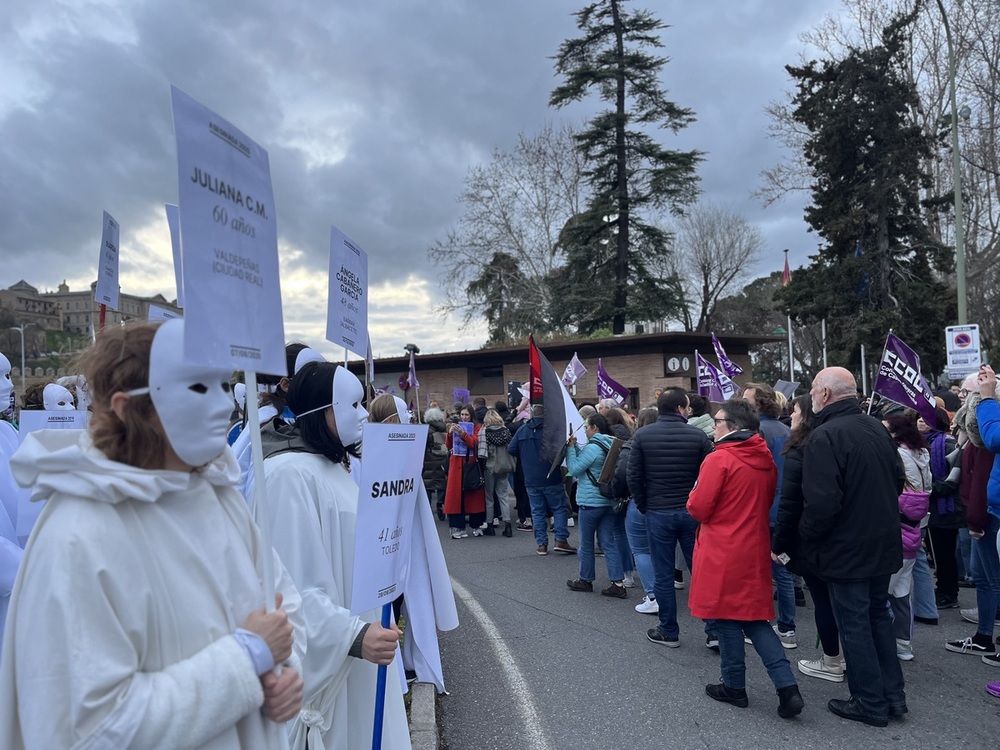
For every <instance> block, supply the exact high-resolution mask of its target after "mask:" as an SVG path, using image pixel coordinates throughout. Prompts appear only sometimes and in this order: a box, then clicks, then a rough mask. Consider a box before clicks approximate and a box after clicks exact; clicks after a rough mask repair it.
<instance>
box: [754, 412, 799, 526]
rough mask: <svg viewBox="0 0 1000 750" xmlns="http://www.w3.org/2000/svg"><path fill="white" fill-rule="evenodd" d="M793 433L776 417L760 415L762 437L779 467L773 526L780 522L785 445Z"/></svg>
mask: <svg viewBox="0 0 1000 750" xmlns="http://www.w3.org/2000/svg"><path fill="white" fill-rule="evenodd" d="M791 434H792V431H791V430H790V429H788V425H786V424H784V423H783V422H779V421H778V420H777V419H775V418H774V417H765V416H764V415H763V414H761V415H760V436H761V437H762V438H764V442H765V443H767V448H768V450H770V451H771V458H773V459H774V465H775V466H777V467H778V489H776V490H775V491H774V502H772V503H771V526H774V524H775V522H776V521H777V520H778V501H779V500H780V499H781V480H782V478H783V476H784V473H785V456H784V453H783V452H782V451H784V450H785V443H786V442H787V441H788V436H789V435H791Z"/></svg>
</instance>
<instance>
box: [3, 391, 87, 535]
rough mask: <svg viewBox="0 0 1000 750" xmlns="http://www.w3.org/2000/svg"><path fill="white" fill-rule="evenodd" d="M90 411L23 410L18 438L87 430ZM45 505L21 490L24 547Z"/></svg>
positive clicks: (19, 502)
mask: <svg viewBox="0 0 1000 750" xmlns="http://www.w3.org/2000/svg"><path fill="white" fill-rule="evenodd" d="M89 418H90V412H89V411H33V410H30V409H28V410H23V409H22V410H21V415H20V421H19V423H18V431H17V436H18V440H20V442H22V443H23V442H24V439H25V438H26V437H27V436H28V435H30V434H31V433H32V432H37V431H38V430H85V429H87V422H88V420H89ZM44 504H45V503H43V502H38V503H33V502H31V488H24V487H21V488H19V492H18V496H17V528H16V529H15V533H16V534H17V539H18V541H19V542H21V544H22V545H23V544H24V543H25V542H26V541H27V539H28V537H29V536H31V530H32V529H33V528H34V527H35V521H37V520H38V514H39V513H41V512H42V506H43V505H44Z"/></svg>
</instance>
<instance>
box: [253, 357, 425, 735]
mask: <svg viewBox="0 0 1000 750" xmlns="http://www.w3.org/2000/svg"><path fill="white" fill-rule="evenodd" d="M363 397H364V387H363V386H362V385H361V382H360V381H359V380H358V379H357V378H356V377H355V376H354V375H353V374H352V373H351V372H350V371H349V370H347V369H346V368H345V367H342V366H340V365H337V364H333V363H330V362H310V363H308V364H306V365H304V366H303V367H302V368H301V369H300V370H299V371H298V372H297V373H296V374H295V376H294V377H293V378H292V381H291V384H290V386H289V389H288V407H289V408H290V409H291V410H292V412H293V413H294V414H295V415H296V417H295V423H294V424H290V423H287V422H282V421H281V420H275V421H273V422H271V423H270V424H268V425H266V426H265V428H264V429H263V430H262V431H261V438H262V440H263V442H264V455H265V460H264V475H265V481H266V483H267V491H268V495H269V497H271V498H273V500H272V501H271V502H270V503H269V504H268V515H269V517H268V518H261V517H259V509H255V510H257V511H258V518H257V521H258V523H270V525H271V530H272V543H273V545H274V549H275V550H276V551H277V552H278V554H279V555H280V556H281V558H282V560H283V561H284V563H285V566H286V567H287V568H288V572H289V573H290V574H291V576H292V580H293V581H295V584H296V585H297V586H298V588H299V591H300V592H301V593H302V609H303V611H304V613H305V616H306V623H307V643H308V650H307V652H306V656H305V658H304V659H303V662H302V667H303V676H304V678H305V682H306V684H307V685H308V686H309V692H308V693H307V695H306V696H305V700H304V701H303V710H302V712H301V713H300V714H299V715H298V717H297V718H296V719H295V722H294V723H293V724H292V727H291V733H290V737H289V739H290V744H291V747H292V748H293V749H298V750H302V749H303V748H305V747H306V746H307V744H308V746H309V747H327V748H333V747H338V748H340V747H351V748H354V747H367V746H369V745H371V737H372V722H371V716H372V715H373V712H374V710H375V686H376V681H377V672H378V670H377V665H387V664H391V663H392V661H393V659H394V657H395V653H396V643H397V641H398V639H399V632H400V631H399V629H398V628H397V627H396V625H395V624H393V625H391V626H390V627H389V628H388V629H386V628H383V627H382V626H381V625H380V624H379V611H378V610H371V611H369V612H365V613H363V614H362V615H361V616H353V615H351V610H350V606H351V588H352V586H353V582H354V535H355V532H354V529H355V522H356V519H357V510H358V485H357V483H356V482H355V480H354V478H353V477H352V476H351V458H352V457H358V456H360V448H361V433H362V427H363V426H364V423H365V421H366V419H367V417H368V412H367V411H366V410H365V408H364V407H363V406H362V403H361V402H362V399H363ZM382 746H383V747H385V748H409V747H410V743H409V738H408V732H407V724H406V714H405V711H404V709H403V698H402V692H401V690H400V685H399V681H398V680H392V679H390V680H389V681H388V684H387V687H386V702H385V735H384V737H383V745H382Z"/></svg>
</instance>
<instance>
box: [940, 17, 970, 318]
mask: <svg viewBox="0 0 1000 750" xmlns="http://www.w3.org/2000/svg"><path fill="white" fill-rule="evenodd" d="M937 6H938V10H940V11H941V20H942V21H943V22H944V34H945V37H946V39H947V40H948V86H949V89H950V95H951V170H952V182H954V183H955V286H956V288H957V292H958V324H959V325H960V326H963V325H965V324H966V323H968V322H969V311H968V303H967V300H966V298H965V232H964V229H963V227H962V210H963V209H962V156H961V154H960V153H959V151H958V95H957V94H956V92H955V45H954V43H953V42H952V38H951V26H950V24H949V23H948V14H947V13H945V11H944V3H943V2H942V1H941V0H937Z"/></svg>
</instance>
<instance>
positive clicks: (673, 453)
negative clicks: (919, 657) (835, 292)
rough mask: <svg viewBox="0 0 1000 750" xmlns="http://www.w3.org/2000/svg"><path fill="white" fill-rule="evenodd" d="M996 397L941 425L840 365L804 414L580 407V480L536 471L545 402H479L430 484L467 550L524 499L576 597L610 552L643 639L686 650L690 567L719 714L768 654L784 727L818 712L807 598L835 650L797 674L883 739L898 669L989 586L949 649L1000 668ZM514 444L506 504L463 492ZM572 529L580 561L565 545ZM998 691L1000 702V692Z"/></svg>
mask: <svg viewBox="0 0 1000 750" xmlns="http://www.w3.org/2000/svg"><path fill="white" fill-rule="evenodd" d="M995 389H996V378H995V375H994V373H993V371H992V369H990V368H989V367H987V366H984V367H983V368H982V369H981V371H980V372H979V373H976V374H973V375H970V376H969V377H968V378H967V379H966V380H965V382H964V383H963V384H962V385H961V386H956V387H955V388H954V392H949V394H948V395H949V396H953V397H954V398H953V399H952V398H949V399H948V400H947V402H946V401H945V400H943V399H940V398H939V399H938V403H937V408H936V410H935V415H934V417H935V418H934V419H933V420H930V419H929V415H924V416H921V415H919V414H917V413H916V412H915V411H912V410H909V409H905V408H903V407H902V406H900V405H898V404H894V403H892V402H890V401H888V400H884V399H883V400H882V401H881V402H879V401H878V398H877V397H875V403H869V401H868V400H867V399H865V398H864V396H863V394H859V392H858V388H857V383H856V381H855V379H854V377H853V376H852V375H851V373H850V372H848V371H847V370H845V369H843V368H837V367H831V368H827V369H824V370H822V371H821V372H819V373H817V375H816V376H815V378H814V379H813V382H812V389H811V391H810V393H808V394H806V395H802V396H799V397H797V398H794V399H793V400H791V401H788V400H787V399H786V398H785V397H784V396H783V395H782V394H781V393H778V392H776V391H775V390H774V389H773V388H772V387H771V386H769V385H767V384H763V383H747V384H745V387H744V389H743V391H742V394H741V395H740V396H739V397H738V398H735V399H732V400H730V401H727V402H725V403H723V404H721V405H720V406H718V408H717V409H716V410H715V411H714V412H712V410H711V408H710V405H709V404H708V403H706V401H705V400H704V399H703V398H701V397H700V396H698V395H697V394H695V393H690V392H686V391H685V390H683V389H680V388H671V389H667V390H666V391H664V392H663V393H662V394H661V395H660V396H659V397H658V399H657V403H656V406H655V408H647V409H643V410H641V411H639V412H638V414H636V415H634V416H633V415H630V414H628V413H627V412H626V411H624V410H623V409H621V408H620V407H619V406H618V404H617V403H615V402H614V401H613V400H610V399H608V400H604V401H600V402H599V403H597V404H596V405H595V406H591V405H584V406H583V407H581V408H580V417H581V418H582V419H583V420H584V423H585V425H586V427H585V434H586V437H587V441H586V444H585V445H580V444H579V442H578V441H577V439H576V438H575V437H573V438H570V440H569V441H568V444H567V448H566V454H565V471H564V472H563V471H552V466H551V464H550V462H549V461H544V460H542V459H541V457H540V454H541V440H542V433H543V428H544V420H545V412H544V408H543V407H542V406H541V405H534V406H528V404H527V402H526V401H525V402H522V404H521V405H520V406H519V407H518V408H517V409H516V410H510V411H508V410H507V404H506V403H504V402H497V404H496V405H495V406H494V408H492V409H488V408H487V406H486V404H485V402H483V401H482V400H480V403H479V404H473V405H471V406H465V405H462V404H456V405H455V406H454V409H453V410H452V409H449V410H448V413H447V414H446V413H445V412H444V411H443V410H441V409H439V408H435V409H434V410H432V412H429V414H430V416H431V417H432V418H433V419H434V420H435V421H436V422H439V423H440V428H439V429H440V431H441V432H443V433H445V434H446V435H447V437H446V438H444V439H443V443H444V445H446V446H452V445H454V441H456V440H462V441H463V443H464V444H465V445H466V447H467V449H468V450H467V451H463V457H462V458H458V457H456V456H455V455H454V454H452V455H451V457H450V458H449V459H446V461H445V462H443V463H442V462H441V461H439V460H436V459H434V458H432V450H434V449H435V446H436V443H435V442H434V440H433V439H430V440H429V446H428V471H427V472H425V478H427V480H428V482H430V481H432V478H431V473H433V471H437V470H441V471H442V472H447V474H448V479H447V484H446V485H445V484H444V483H441V484H440V486H441V487H442V488H444V489H442V490H441V494H442V495H443V498H444V499H443V502H444V506H445V510H446V511H447V514H448V515H447V518H448V524H449V527H450V529H451V536H452V538H453V539H462V538H465V537H466V536H467V534H466V533H465V532H464V527H465V521H466V519H468V521H469V523H470V524H471V525H472V527H473V534H474V535H476V534H480V533H481V534H489V533H491V531H492V524H499V523H503V524H504V528H505V532H506V534H505V535H507V536H510V533H509V531H510V528H511V526H510V516H509V515H508V513H509V512H510V511H509V509H510V507H511V505H510V504H509V503H508V501H507V500H506V496H505V497H504V498H503V500H502V502H501V498H500V497H499V494H500V493H498V492H497V490H496V488H498V487H503V492H504V493H507V492H508V491H510V492H513V493H514V496H515V498H516V504H515V505H514V507H515V508H516V512H517V516H518V522H517V528H518V529H522V530H525V531H531V532H533V533H534V534H535V541H536V543H537V548H536V552H537V554H539V555H546V554H548V553H549V550H550V538H549V534H550V532H551V533H553V534H554V536H555V542H554V544H553V545H551V549H552V550H553V551H555V552H560V553H562V554H577V555H578V557H579V575H578V577H576V578H574V579H571V580H568V581H567V586H568V587H569V589H570V590H572V591H577V592H584V593H589V592H593V591H594V590H595V583H596V582H597V578H598V575H597V570H596V566H595V557H596V556H598V555H602V556H603V557H604V562H605V566H606V572H607V579H608V586H607V587H605V588H601V589H600V591H601V594H603V595H604V596H609V597H615V598H622V599H626V598H628V589H629V588H632V587H635V586H637V585H640V586H641V587H642V590H643V592H644V596H643V599H642V601H641V602H639V604H638V605H636V606H635V609H636V611H637V612H640V613H643V614H649V615H654V616H656V617H657V619H658V622H657V624H656V626H655V627H651V628H649V629H648V630H647V638H648V640H649V641H650V642H652V643H656V644H659V645H663V646H667V647H671V648H676V647H678V646H679V645H680V629H679V626H678V621H677V594H676V589H678V588H683V587H684V585H685V584H684V576H683V570H682V569H684V568H686V569H687V570H688V571H690V572H691V578H690V593H689V596H688V602H687V603H688V607H689V608H690V610H691V613H692V615H693V616H694V617H696V618H698V619H701V620H703V621H704V629H705V644H706V646H707V647H708V648H710V649H713V650H716V651H717V652H719V654H720V661H721V676H722V680H721V682H720V683H717V684H713V685H708V686H706V692H707V694H708V695H709V696H711V697H712V698H714V699H716V700H719V701H722V702H726V703H730V704H733V705H736V706H746V705H748V701H749V699H748V696H747V694H746V689H745V679H744V674H745V669H746V666H745V654H744V646H745V645H746V644H752V645H753V647H754V649H755V650H756V651H757V653H758V655H759V656H760V658H761V660H762V661H763V663H764V666H765V667H766V669H767V672H768V675H769V676H770V677H771V679H772V681H773V683H774V686H775V689H776V691H777V695H778V713H779V715H780V716H782V717H784V718H788V717H791V716H795V715H797V714H798V713H800V712H801V711H802V709H803V705H804V704H803V700H802V696H801V694H800V692H799V690H798V687H797V685H796V678H795V674H794V672H793V670H792V665H791V664H790V663H789V661H788V659H787V657H786V653H787V652H789V651H790V650H791V649H795V648H798V642H797V640H796V607H797V606H798V607H801V606H804V605H805V591H806V590H808V592H809V594H810V595H811V598H812V603H813V615H814V617H815V622H816V629H817V633H818V635H819V641H820V644H821V646H822V653H821V654H820V655H819V656H818V658H815V659H809V658H803V659H800V660H798V662H797V664H796V665H795V666H796V667H797V671H798V672H799V674H801V675H805V676H808V677H811V678H817V679H822V680H827V681H830V682H835V683H843V682H845V680H846V682H847V685H848V688H849V694H848V696H847V697H846V698H845V699H834V700H831V701H830V702H829V705H828V708H829V710H830V711H831V712H833V713H834V714H837V715H838V716H841V717H844V718H846V719H851V720H855V721H860V722H863V723H865V724H869V725H872V726H879V727H884V726H887V725H888V723H889V719H890V718H899V717H902V716H903V715H905V714H906V713H907V712H908V708H907V704H906V695H905V685H904V676H903V672H902V669H901V667H900V662H905V661H910V660H912V659H914V657H915V653H914V648H913V637H912V634H913V628H914V627H915V625H914V623H915V622H916V623H925V624H928V625H937V624H938V611H939V610H940V609H948V608H957V607H958V590H959V587H960V586H974V587H975V589H976V597H977V602H978V605H979V606H978V607H977V608H974V609H967V610H966V609H963V610H961V615H962V617H963V618H964V619H965V620H968V621H970V622H971V623H973V624H974V625H975V626H976V632H975V633H974V634H973V635H972V636H969V637H957V636H956V637H953V638H949V639H947V640H946V641H945V643H944V644H943V646H944V648H946V649H947V650H948V651H952V652H956V653H961V654H978V655H980V656H981V658H982V661H983V662H985V663H986V664H990V665H996V666H1000V653H998V652H1000V646H998V645H997V643H998V642H995V641H994V638H993V635H994V633H993V631H994V622H995V620H996V619H1000V589H998V585H1000V557H998V550H997V531H998V528H1000V464H998V467H997V468H996V469H994V466H993V463H994V462H993V456H994V454H995V452H996V451H998V450H1000V409H998V407H997V404H996V398H995ZM947 406H951V407H952V409H951V410H949V409H948V408H946V407H947ZM449 415H451V416H449ZM925 416H926V417H927V419H925ZM449 420H451V421H449ZM487 420H490V422H491V423H492V424H493V425H496V426H497V427H494V428H493V429H495V430H496V429H498V427H499V426H500V425H501V424H502V425H503V428H505V429H503V430H502V431H503V435H502V437H498V439H495V440H492V441H487V442H484V441H483V439H482V435H483V432H484V428H482V427H481V423H485V422H486V421H487ZM463 422H465V423H468V424H467V425H466V427H461V426H459V425H461V423H463ZM504 443H506V444H507V452H508V453H509V454H510V455H511V456H513V457H516V459H517V461H516V462H515V465H514V466H513V467H510V465H508V464H506V463H505V464H504V465H503V467H502V468H501V469H499V470H493V471H491V468H490V465H489V464H485V466H486V472H485V473H486V475H487V477H488V479H487V482H488V483H489V484H488V486H489V487H491V488H492V489H490V490H488V491H487V490H484V489H481V488H480V489H476V490H473V491H469V490H465V489H463V485H462V482H461V475H462V466H463V464H465V463H467V462H468V461H470V460H472V459H471V458H470V457H471V456H473V455H478V456H479V458H480V460H485V459H486V457H487V456H494V455H496V453H497V452H498V446H499V445H502V444H504ZM477 446H478V454H476V449H477ZM491 473H494V474H495V476H493V477H492V478H490V475H491ZM501 508H502V510H501ZM501 514H502V515H501ZM490 519H492V524H491V523H490ZM574 521H575V522H576V524H577V525H578V532H579V549H575V548H574V547H573V546H572V545H571V544H570V543H569V533H568V528H569V527H570V526H571V525H573V524H574ZM970 547H971V556H970V555H969V554H968V550H969V548H970ZM931 565H933V570H934V572H933V573H932V572H931ZM986 690H987V691H988V692H989V693H990V694H992V695H995V696H997V697H1000V682H991V683H989V684H987V686H986Z"/></svg>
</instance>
